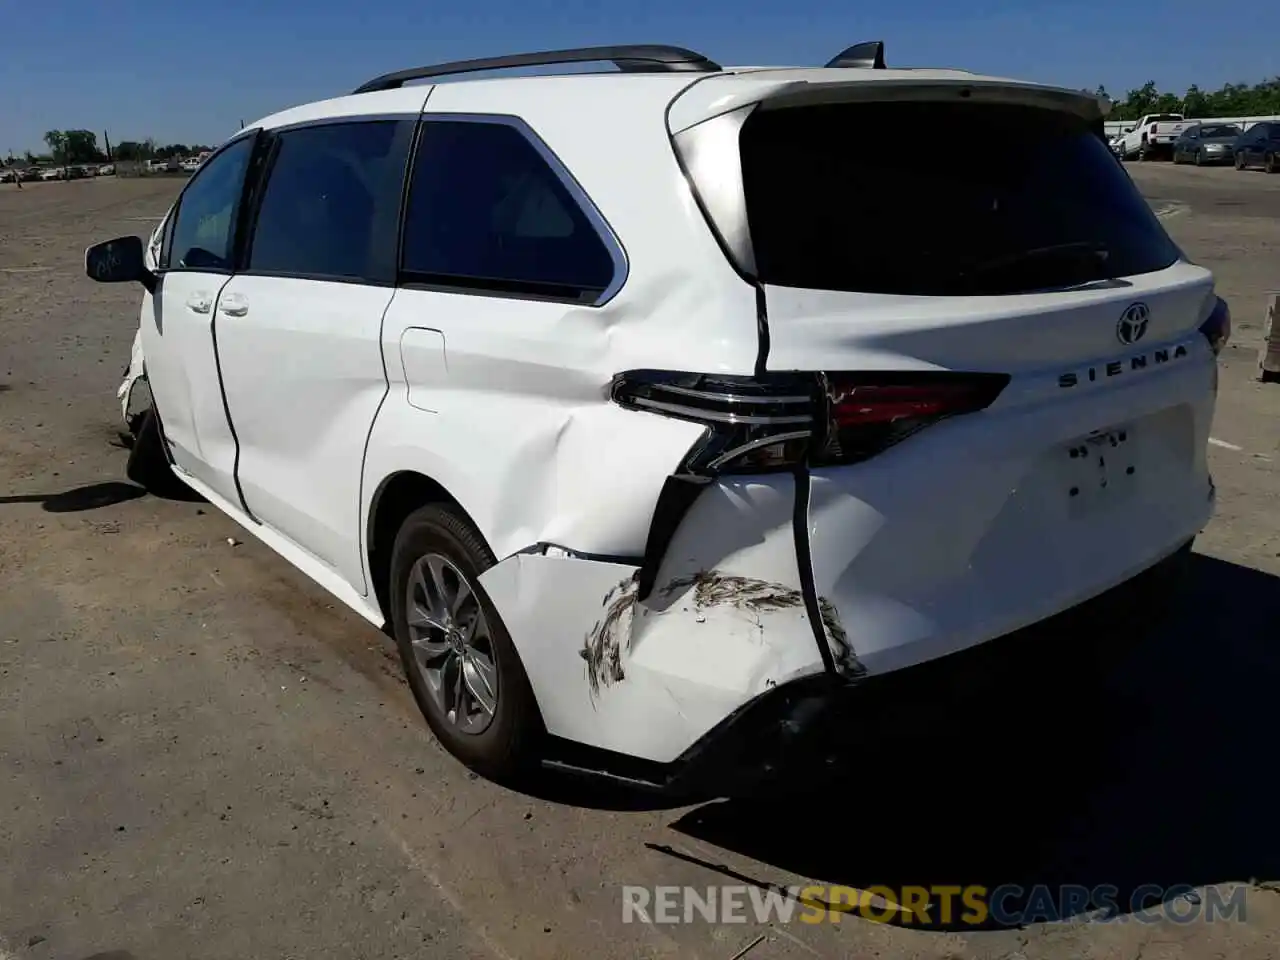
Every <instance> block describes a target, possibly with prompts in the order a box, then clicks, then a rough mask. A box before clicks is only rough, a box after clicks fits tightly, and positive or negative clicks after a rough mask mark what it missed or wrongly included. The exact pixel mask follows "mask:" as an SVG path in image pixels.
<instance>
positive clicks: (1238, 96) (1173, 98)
mask: <svg viewBox="0 0 1280 960" xmlns="http://www.w3.org/2000/svg"><path fill="white" fill-rule="evenodd" d="M1093 92H1094V93H1095V94H1097V95H1098V96H1100V97H1106V98H1107V99H1108V100H1110V101H1111V102H1112V103H1113V104H1114V106H1113V107H1112V109H1111V115H1110V116H1109V117H1108V118H1107V119H1109V120H1137V119H1139V118H1140V117H1142V116H1144V115H1145V114H1148V113H1180V114H1182V115H1183V116H1185V117H1186V118H1187V119H1189V120H1191V119H1196V118H1198V117H1265V116H1272V115H1275V114H1280V77H1272V78H1271V79H1269V80H1263V81H1262V82H1261V83H1255V84H1253V85H1249V84H1244V83H1228V84H1226V85H1224V86H1222V87H1219V88H1218V89H1217V90H1201V89H1200V88H1199V87H1197V86H1195V85H1194V84H1193V85H1192V86H1190V87H1188V88H1187V91H1186V92H1185V93H1183V94H1181V95H1179V94H1176V93H1165V92H1161V90H1160V89H1159V88H1158V87H1157V86H1156V84H1155V81H1149V82H1147V83H1144V84H1143V85H1142V86H1141V87H1139V88H1138V89H1136V90H1130V91H1129V92H1128V93H1127V94H1125V97H1124V99H1123V100H1119V99H1116V98H1115V97H1112V96H1111V95H1110V94H1108V93H1107V88H1106V87H1098V89H1097V90H1095V91H1093Z"/></svg>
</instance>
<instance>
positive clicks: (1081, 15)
mask: <svg viewBox="0 0 1280 960" xmlns="http://www.w3.org/2000/svg"><path fill="white" fill-rule="evenodd" d="M1227 10H1230V11H1231V13H1230V14H1227V13H1225V11H1227ZM357 11H358V12H357ZM0 24H3V27H0V155H2V154H4V153H6V152H7V151H9V150H13V151H15V152H21V151H22V150H25V149H35V148H37V147H40V146H41V144H42V136H43V134H44V132H45V131H46V130H48V129H50V128H88V129H91V130H95V131H98V132H99V136H101V131H103V130H104V129H105V130H107V131H108V132H109V133H110V135H111V139H112V141H113V142H119V141H121V140H141V139H145V138H146V137H148V136H150V137H154V138H155V139H156V141H157V142H158V143H162V144H163V143H171V142H185V143H195V142H206V143H214V142H218V141H220V140H222V139H224V138H225V137H227V136H229V135H230V134H232V133H233V132H234V131H235V130H236V129H238V128H239V126H240V121H241V120H245V121H250V122H251V121H253V120H255V119H257V118H258V117H261V116H264V115H266V114H268V113H271V112H274V111H275V110H277V109H280V108H282V107H286V106H289V105H292V104H295V103H301V102H306V101H308V100H316V99H321V98H324V97H328V96H334V95H337V94H340V93H343V92H346V91H348V90H350V89H351V88H353V87H354V86H356V85H358V84H359V83H361V82H363V81H364V80H366V79H368V78H369V77H372V76H374V75H376V74H379V73H383V72H386V71H389V70H395V69H399V68H402V67H407V66H414V65H417V64H420V63H430V62H432V61H438V60H453V59H461V58H464V57H473V56H475V57H478V56H490V55H494V54H500V53H507V52H514V51H519V50H536V49H546V48H554V47H567V46H580V45H588V44H602V43H620V42H639V43H659V42H667V43H675V44H680V45H683V46H688V47H692V48H694V49H696V50H700V51H701V52H703V53H705V54H707V55H708V56H710V57H711V58H712V59H715V60H719V61H720V62H722V63H752V64H759V63H808V64H819V63H822V62H824V61H825V60H826V59H828V58H829V57H831V56H832V55H834V54H835V53H836V52H838V51H839V50H840V49H841V48H842V47H844V46H846V45H848V44H850V43H853V42H855V41H858V40H869V39H883V40H884V41H885V44H886V55H887V59H888V60H889V63H890V64H891V65H894V64H899V65H902V66H953V67H962V68H965V69H971V70H978V71H981V72H986V73H995V74H1003V75H1009V76H1018V77H1025V78H1027V79H1031V80H1040V81H1043V82H1048V83H1061V84H1065V85H1070V86H1073V87H1082V86H1088V87H1093V86H1096V85H1097V84H1099V83H1103V84H1105V85H1106V86H1107V89H1108V90H1109V91H1111V93H1112V94H1113V95H1123V93H1124V91H1125V90H1127V89H1128V88H1130V87H1136V86H1140V85H1141V84H1142V83H1143V82H1145V81H1146V80H1155V81H1156V82H1157V84H1159V85H1160V86H1161V87H1162V88H1168V89H1177V90H1179V91H1180V90H1182V89H1184V88H1185V87H1186V86H1187V85H1189V84H1191V83H1198V84H1199V85H1200V86H1202V87H1217V86H1219V85H1221V84H1222V83H1224V82H1227V81H1233V82H1234V81H1245V82H1255V81H1257V80H1261V79H1263V78H1264V77H1267V76H1270V75H1275V74H1280V43H1277V39H1278V38H1280V8H1277V7H1276V6H1275V5H1274V4H1269V3H1264V4H1244V5H1238V4H1230V5H1224V6H1218V5H1217V4H1213V3H1205V2H1203V0H1021V2H1017V0H906V2H882V3H877V4H874V5H872V4H858V3H836V2H832V0H826V2H822V0H702V2H701V3H696V2H691V0H629V2H626V3H623V2H619V0H557V2H551V0H487V2H486V0H479V2H475V3H469V2H457V3H453V4H447V5H445V4H439V3H433V2H431V0H366V3H363V4H361V3H355V2H339V0H308V2H307V3H305V4H304V3H299V2H294V3H286V2H279V0H255V2H250V0H147V2H139V0H76V2H57V0H0Z"/></svg>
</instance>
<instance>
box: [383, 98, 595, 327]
mask: <svg viewBox="0 0 1280 960" xmlns="http://www.w3.org/2000/svg"><path fill="white" fill-rule="evenodd" d="M419 137H420V139H419V143H418V152H417V159H416V161H415V166H414V171H413V179H412V184H411V187H410V192H409V208H408V212H407V214H406V217H405V228H404V243H403V260H402V264H401V269H402V277H403V279H404V280H406V281H408V282H411V283H412V282H418V283H425V284H432V285H440V286H454V287H462V288H467V289H475V290H490V291H495V292H507V293H514V294H521V293H525V294H529V295H532V296H546V297H552V298H557V299H567V300H578V301H585V302H592V301H594V300H595V299H596V298H598V297H599V296H600V294H601V293H603V292H604V290H605V289H607V288H608V287H609V285H610V284H611V283H612V282H613V277H614V273H615V271H616V269H617V267H616V265H615V263H614V259H613V256H612V255H611V254H610V248H609V247H608V246H606V243H605V240H604V239H603V238H602V237H601V235H600V233H599V232H598V231H597V229H596V227H595V225H594V223H593V222H592V220H591V218H589V217H588V216H587V214H586V213H585V211H584V210H583V208H582V206H581V205H580V204H579V202H578V199H577V198H576V197H575V196H574V193H573V192H571V191H570V189H569V188H568V187H567V186H566V184H565V182H564V181H563V180H562V179H561V178H560V176H559V175H558V174H557V172H556V170H555V169H553V167H552V165H551V162H550V161H549V160H548V158H546V157H545V156H544V155H543V153H542V152H541V151H540V150H539V149H538V147H536V146H535V145H534V143H533V142H532V141H531V140H530V139H529V137H528V136H526V135H525V133H524V132H522V131H521V130H519V129H518V128H516V127H514V126H512V125H510V124H507V123H493V122H481V121H466V120H429V121H426V122H424V123H423V124H422V127H421V132H420V134H419Z"/></svg>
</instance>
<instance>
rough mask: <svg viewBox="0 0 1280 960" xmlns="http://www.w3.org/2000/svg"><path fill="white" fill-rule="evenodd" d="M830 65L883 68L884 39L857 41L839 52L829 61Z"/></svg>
mask: <svg viewBox="0 0 1280 960" xmlns="http://www.w3.org/2000/svg"><path fill="white" fill-rule="evenodd" d="M827 66H828V67H862V68H863V69H866V70H883V69H884V68H885V67H884V41H883V40H868V41H866V42H865V43H855V44H854V45H853V46H852V47H847V48H845V49H844V50H841V51H840V52H839V53H837V54H836V55H835V56H834V57H833V58H832V59H831V60H830V61H829V62H828V63H827Z"/></svg>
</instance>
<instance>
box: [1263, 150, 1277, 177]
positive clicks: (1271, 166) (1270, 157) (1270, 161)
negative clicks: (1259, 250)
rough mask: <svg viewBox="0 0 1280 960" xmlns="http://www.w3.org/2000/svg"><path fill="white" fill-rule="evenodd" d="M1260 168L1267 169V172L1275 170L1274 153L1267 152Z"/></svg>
mask: <svg viewBox="0 0 1280 960" xmlns="http://www.w3.org/2000/svg"><path fill="white" fill-rule="evenodd" d="M1262 169H1263V170H1265V171H1267V173H1275V172H1276V155H1275V154H1274V153H1268V154H1267V156H1266V158H1265V159H1264V160H1263V161H1262Z"/></svg>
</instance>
